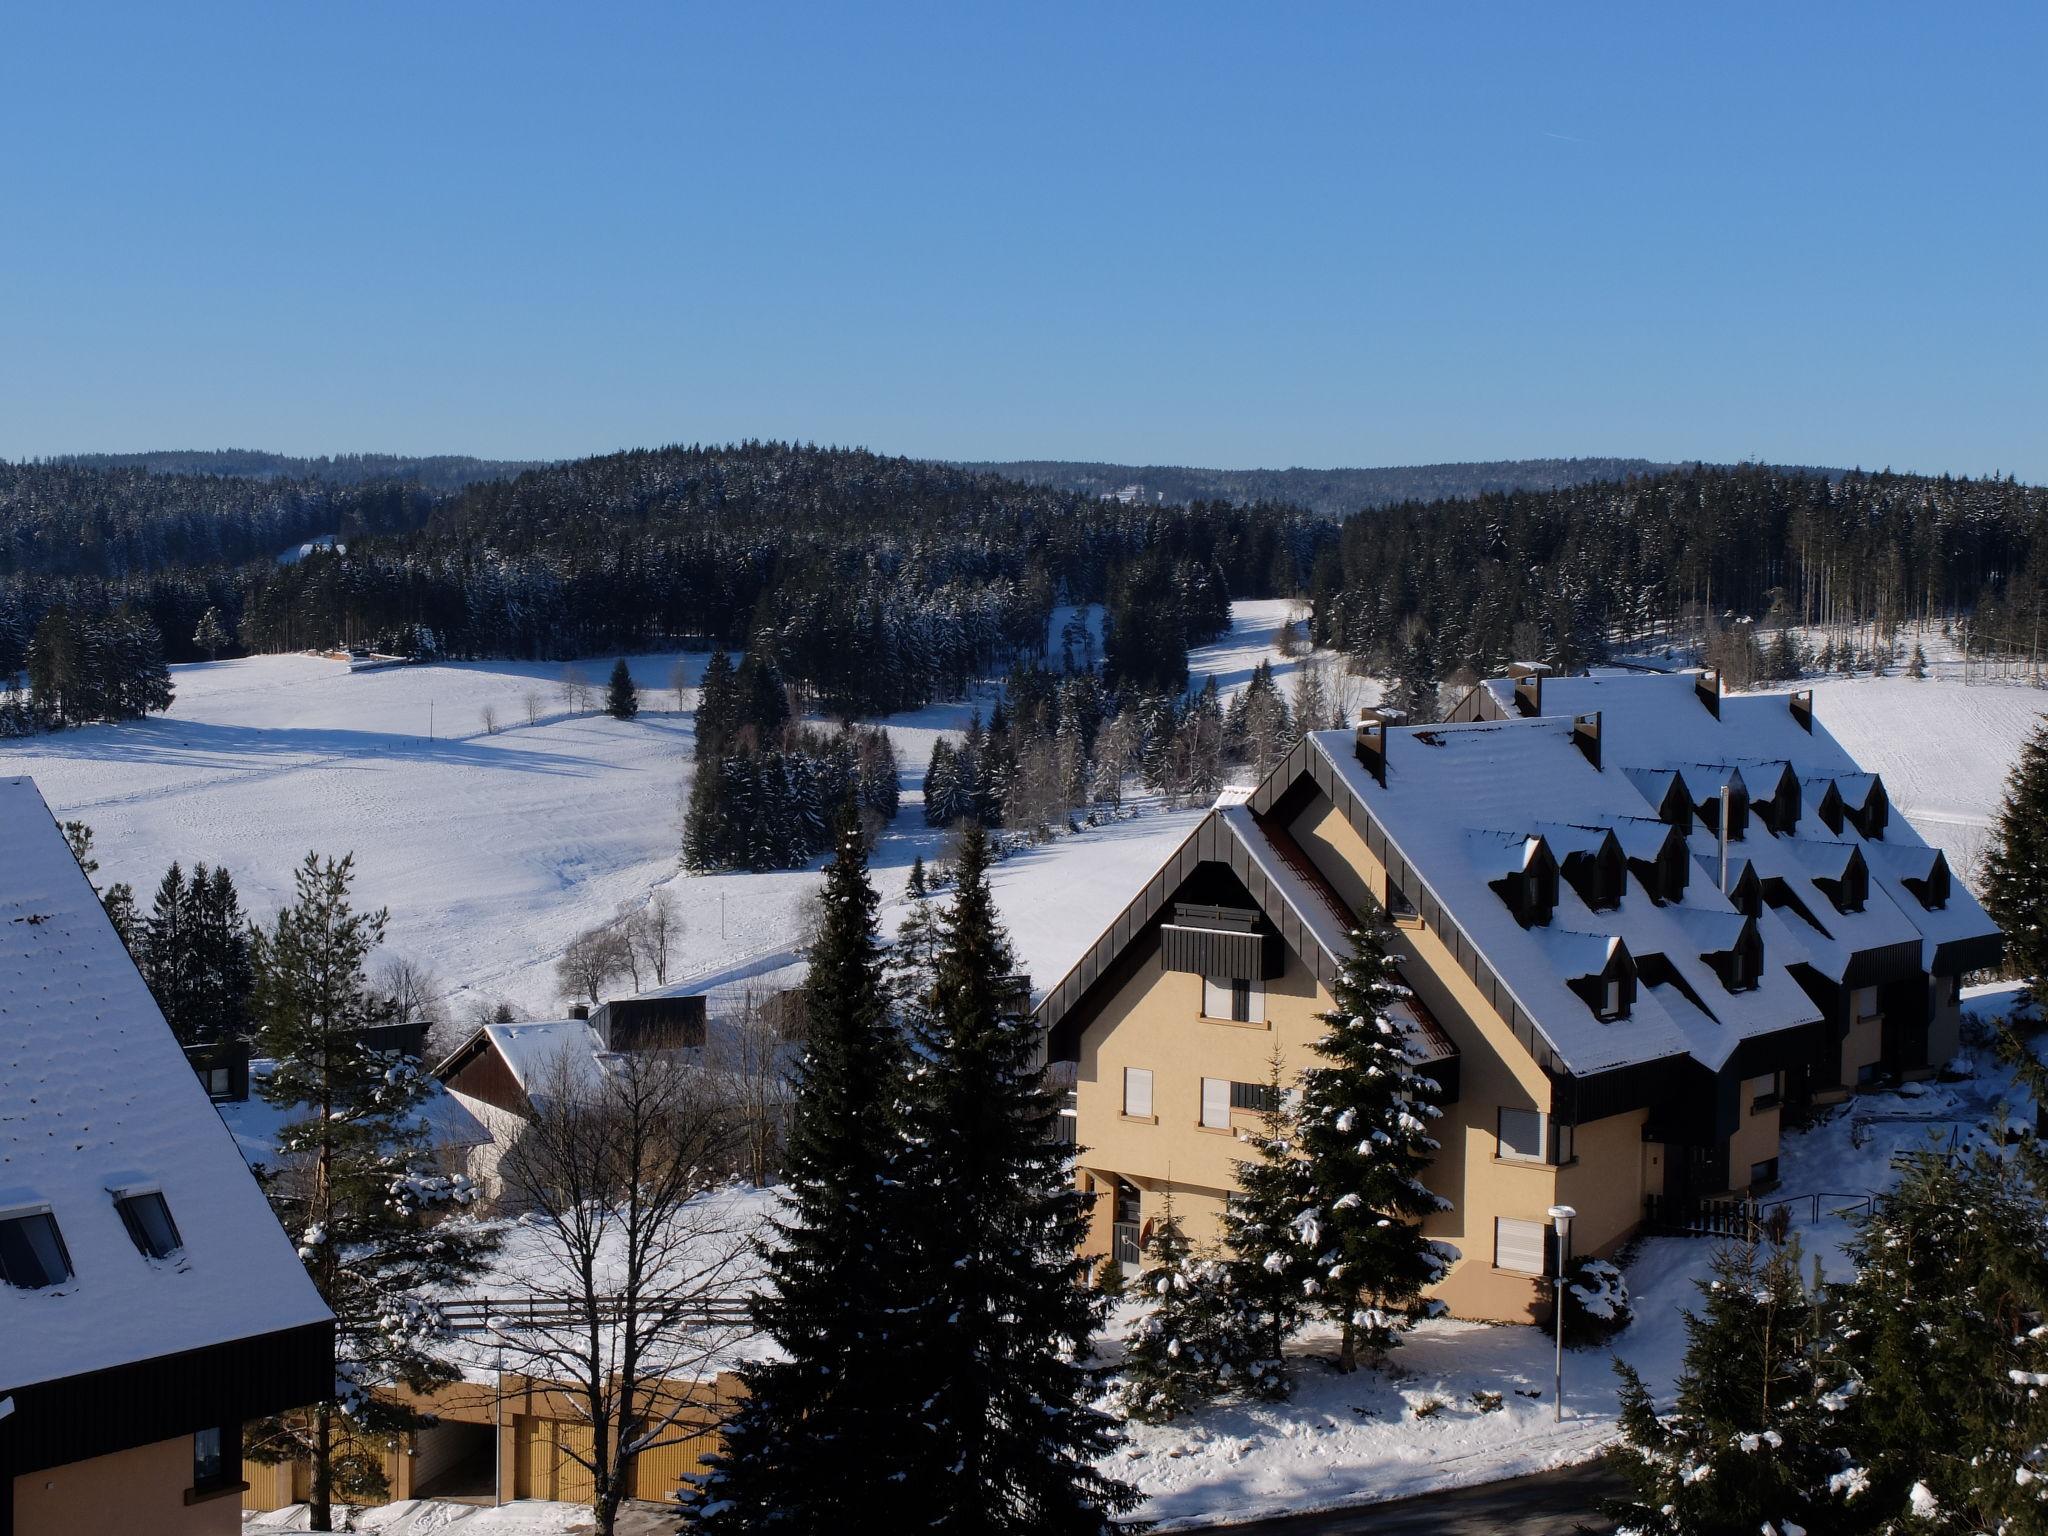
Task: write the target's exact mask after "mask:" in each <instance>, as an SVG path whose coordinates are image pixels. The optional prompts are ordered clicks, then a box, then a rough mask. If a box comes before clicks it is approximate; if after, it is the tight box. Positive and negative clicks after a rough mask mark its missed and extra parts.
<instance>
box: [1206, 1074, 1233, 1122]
mask: <svg viewBox="0 0 2048 1536" xmlns="http://www.w3.org/2000/svg"><path fill="white" fill-rule="evenodd" d="M1202 1124H1204V1125H1205V1126H1207V1127H1208V1128H1209V1129H1210V1130H1212V1131H1227V1130H1229V1129H1230V1079H1229V1078H1227V1077H1205V1078H1203V1079H1202Z"/></svg>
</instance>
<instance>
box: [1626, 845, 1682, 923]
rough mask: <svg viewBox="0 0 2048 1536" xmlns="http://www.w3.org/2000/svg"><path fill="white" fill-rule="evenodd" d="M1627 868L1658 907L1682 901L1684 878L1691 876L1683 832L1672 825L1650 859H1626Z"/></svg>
mask: <svg viewBox="0 0 2048 1536" xmlns="http://www.w3.org/2000/svg"><path fill="white" fill-rule="evenodd" d="M1628 867H1629V868H1630V869H1631V870H1633V871H1634V872H1635V877H1636V878H1637V879H1638V880H1640V881H1641V882H1642V883H1643V889H1644V890H1646V891H1648V892H1649V893H1650V899H1651V900H1652V901H1654V902H1656V903H1657V904H1658V905H1659V906H1663V905H1664V904H1665V903H1666V902H1672V901H1683V900H1684V899H1685V885H1686V881H1687V880H1688V879H1690V878H1691V875H1692V854H1691V852H1690V851H1689V850H1688V849H1687V848H1686V845H1685V834H1684V833H1683V832H1681V831H1680V830H1679V829H1678V828H1676V827H1673V828H1672V829H1671V830H1670V832H1668V833H1667V834H1666V835H1665V838H1664V844H1663V846H1662V847H1660V848H1659V849H1658V850H1657V856H1656V857H1655V858H1654V859H1642V858H1635V859H1630V860H1629V861H1628Z"/></svg>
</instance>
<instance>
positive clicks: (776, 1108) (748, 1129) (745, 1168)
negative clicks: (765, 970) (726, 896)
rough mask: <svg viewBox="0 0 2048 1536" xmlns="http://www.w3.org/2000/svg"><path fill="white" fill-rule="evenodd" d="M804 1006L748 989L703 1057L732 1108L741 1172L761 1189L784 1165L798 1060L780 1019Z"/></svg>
mask: <svg viewBox="0 0 2048 1536" xmlns="http://www.w3.org/2000/svg"><path fill="white" fill-rule="evenodd" d="M801 1002H802V999H801V997H800V996H798V995H796V994H792V993H787V992H765V993H764V992H756V991H755V990H754V989H753V988H752V987H749V988H747V990H746V991H745V993H743V994H742V995H741V998H740V1006H739V1009H738V1011H737V1012H735V1013H733V1014H732V1015H730V1016H729V1017H728V1018H725V1019H723V1020H721V1021H720V1022H719V1025H718V1027H717V1029H716V1032H715V1033H714V1034H713V1036H712V1037H711V1039H710V1040H709V1042H708V1048H707V1050H706V1052H705V1065H706V1066H707V1067H708V1068H709V1069H710V1070H711V1071H712V1072H714V1073H716V1074H717V1075H718V1077H719V1079H720V1080H721V1082H722V1083H723V1084H724V1087H725V1092H726V1093H727V1095H728V1096H729V1098H730V1101H731V1104H732V1109H733V1114H734V1117H735V1120H736V1121H737V1134H738V1149H739V1152H740V1156H741V1163H740V1167H741V1171H742V1172H743V1173H745V1175H746V1176H747V1178H748V1179H749V1180H750V1181H752V1182H753V1183H754V1184H755V1185H757V1186H759V1185H764V1184H766V1183H767V1182H768V1181H769V1179H770V1178H771V1177H772V1176H773V1175H774V1174H775V1172H776V1170H777V1169H779V1168H780V1167H781V1166H782V1147H783V1140H784V1137H785V1135H786V1133H787V1131H788V1129H789V1127H788V1124H787V1119H788V1113H789V1106H790V1103H791V1100H792V1085H791V1083H790V1078H789V1071H790V1066H791V1058H792V1057H793V1055H794V1052H793V1051H792V1050H791V1049H790V1045H789V1041H788V1039H787V1037H786V1036H785V1035H784V1033H783V1029H782V1019H783V1017H784V1016H785V1015H786V1014H788V1013H789V1012H791V1011H792V1007H793V1006H796V1007H800V1006H801Z"/></svg>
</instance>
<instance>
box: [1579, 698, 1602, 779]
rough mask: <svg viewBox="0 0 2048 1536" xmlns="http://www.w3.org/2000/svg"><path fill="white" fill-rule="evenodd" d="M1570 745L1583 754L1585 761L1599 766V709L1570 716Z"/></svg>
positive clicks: (1596, 766)
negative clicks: (1587, 713) (1585, 713)
mask: <svg viewBox="0 0 2048 1536" xmlns="http://www.w3.org/2000/svg"><path fill="white" fill-rule="evenodd" d="M1572 745H1573V746H1575V747H1577V748H1578V749H1579V751H1580V752H1582V753H1584V754H1585V758H1586V761H1587V762H1589V763H1591V764H1592V765H1593V766H1594V767H1595V768H1598V767H1599V766H1600V711H1599V710H1597V709H1596V710H1594V711H1593V713H1591V714H1590V715H1574V716H1573V717H1572Z"/></svg>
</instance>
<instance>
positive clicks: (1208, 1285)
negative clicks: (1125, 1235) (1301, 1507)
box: [1115, 1194, 1260, 1423]
mask: <svg viewBox="0 0 2048 1536" xmlns="http://www.w3.org/2000/svg"><path fill="white" fill-rule="evenodd" d="M1145 1255H1146V1258H1147V1259H1148V1260H1149V1263H1148V1264H1147V1266H1146V1268H1145V1271H1144V1273H1143V1274H1142V1275H1140V1276H1139V1278H1138V1280H1137V1283H1136V1286H1135V1291H1136V1295H1137V1298H1138V1300H1140V1301H1142V1302H1143V1303H1144V1304H1145V1305H1146V1307H1147V1308H1148V1310H1147V1312H1146V1313H1145V1315H1144V1317H1142V1318H1141V1319H1139V1321H1138V1324H1137V1326H1136V1327H1135V1328H1134V1329H1133V1330H1132V1331H1131V1334H1130V1337H1129V1338H1128V1340H1127V1341H1126V1343H1125V1346H1124V1358H1123V1364H1122V1366H1121V1368H1120V1369H1119V1371H1118V1373H1117V1384H1116V1392H1115V1397H1116V1403H1117V1406H1118V1407H1119V1408H1120V1409H1121V1410H1122V1412H1123V1413H1124V1414H1125V1416H1126V1417H1129V1418H1133V1419H1138V1420H1142V1421H1145V1422H1148V1423H1163V1422H1165V1421H1166V1420H1168V1419H1175V1418H1179V1417H1180V1416H1181V1415H1182V1414H1185V1413H1190V1412H1192V1411H1193V1410H1194V1409H1196V1408H1199V1407H1201V1406H1202V1405H1203V1404H1205V1403H1208V1402H1211V1401H1213V1400H1214V1399H1216V1398H1217V1397H1219V1396H1221V1395H1222V1394H1224V1393H1225V1392H1231V1391H1238V1390H1248V1391H1257V1390H1259V1379H1258V1378H1257V1377H1256V1376H1255V1375H1254V1373H1253V1372H1252V1370H1251V1369H1250V1366H1251V1364H1252V1362H1253V1361H1254V1360H1255V1359H1257V1358H1258V1356H1259V1354H1260V1346H1259V1342H1258V1334H1257V1330H1256V1328H1255V1327H1250V1326H1247V1323H1248V1318H1247V1315H1246V1309H1245V1307H1244V1304H1243V1301H1242V1298H1240V1297H1239V1296H1238V1295H1237V1293H1236V1292H1235V1290H1234V1289H1233V1288H1232V1286H1231V1284H1230V1277H1231V1266H1229V1265H1228V1264H1226V1263H1224V1262H1223V1261H1222V1260H1221V1259H1219V1258H1218V1257H1217V1256H1216V1255H1215V1254H1213V1253H1198V1252H1197V1251H1196V1250H1195V1248H1194V1246H1193V1245H1192V1244H1190V1243H1189V1242H1188V1240H1187V1237H1186V1235H1185V1234H1184V1233H1183V1232H1182V1231H1181V1228H1180V1222H1179V1221H1178V1219H1176V1217H1175V1214H1174V1209H1173V1197H1172V1196H1171V1195H1170V1194H1169V1195H1168V1196H1167V1200H1166V1208H1165V1209H1164V1210H1163V1211H1162V1212H1161V1213H1160V1216H1159V1219H1158V1223H1157V1224H1156V1225H1155V1226H1154V1228H1153V1232H1152V1241H1151V1242H1150V1243H1149V1244H1147V1245H1146V1250H1145Z"/></svg>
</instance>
